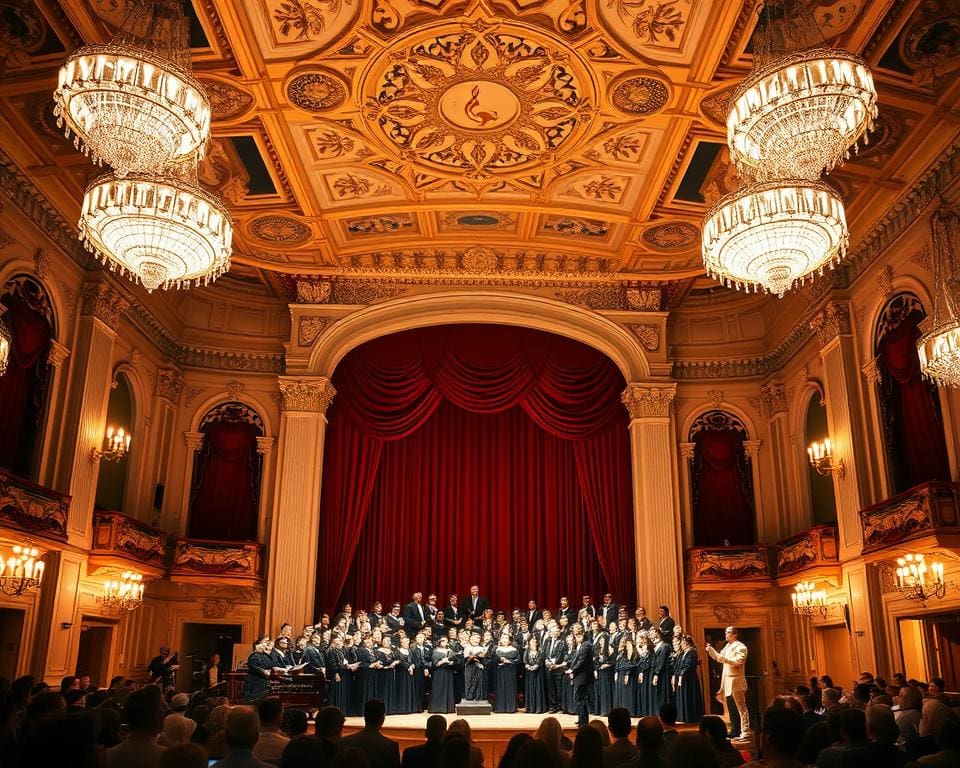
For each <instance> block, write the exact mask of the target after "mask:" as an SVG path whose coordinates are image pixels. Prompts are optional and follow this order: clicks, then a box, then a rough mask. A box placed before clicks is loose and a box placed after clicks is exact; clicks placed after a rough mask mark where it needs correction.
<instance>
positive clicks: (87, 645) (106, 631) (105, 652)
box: [77, 618, 114, 688]
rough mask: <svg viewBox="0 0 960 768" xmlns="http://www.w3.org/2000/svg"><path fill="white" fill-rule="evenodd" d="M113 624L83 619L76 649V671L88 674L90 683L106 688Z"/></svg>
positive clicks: (108, 679) (108, 678)
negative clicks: (78, 645)
mask: <svg viewBox="0 0 960 768" xmlns="http://www.w3.org/2000/svg"><path fill="white" fill-rule="evenodd" d="M113 630H114V625H113V624H107V623H102V622H99V621H93V620H90V619H87V618H84V619H83V623H82V624H81V625H80V647H79V648H78V649H77V671H78V672H84V673H86V674H88V675H90V685H92V686H95V687H96V688H106V686H107V684H108V683H109V682H110V650H111V645H112V643H113Z"/></svg>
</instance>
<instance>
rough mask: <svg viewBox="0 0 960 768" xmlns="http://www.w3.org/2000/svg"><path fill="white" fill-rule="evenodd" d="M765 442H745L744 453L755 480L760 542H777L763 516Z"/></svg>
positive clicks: (754, 493)
mask: <svg viewBox="0 0 960 768" xmlns="http://www.w3.org/2000/svg"><path fill="white" fill-rule="evenodd" d="M761 445H763V440H744V441H743V451H744V453H745V454H746V455H747V461H749V462H750V476H751V479H752V480H753V516H754V519H755V520H756V529H757V530H756V536H757V541H759V542H770V541H775V540H776V534H775V532H773V531H771V530H770V526H769V525H768V524H767V523H766V519H765V518H764V515H763V488H762V487H761V486H760V446H761Z"/></svg>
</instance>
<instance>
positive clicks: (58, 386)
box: [0, 313, 70, 486]
mask: <svg viewBox="0 0 960 768" xmlns="http://www.w3.org/2000/svg"><path fill="white" fill-rule="evenodd" d="M0 314H2V313H0ZM69 357H70V350H69V349H68V348H67V347H66V346H64V345H63V344H61V343H60V342H59V341H57V340H56V339H51V340H50V351H49V352H47V364H48V365H49V366H50V367H51V368H52V369H53V370H52V371H51V373H50V383H49V395H48V402H49V403H50V405H49V407H48V410H47V424H59V423H61V421H62V418H63V408H64V404H65V401H66V397H65V395H64V392H65V389H64V384H65V377H66V375H67V373H68V369H67V368H66V367H65V366H64V363H66V362H67V358H69ZM44 431H45V439H44V444H43V450H42V453H41V455H40V469H39V471H38V473H37V479H38V481H39V482H40V484H41V485H50V486H52V485H53V484H54V482H55V481H54V478H53V464H54V462H55V461H56V457H57V450H58V448H59V446H58V445H57V444H56V437H57V436H58V435H59V430H54V429H49V428H48V429H46V430H44Z"/></svg>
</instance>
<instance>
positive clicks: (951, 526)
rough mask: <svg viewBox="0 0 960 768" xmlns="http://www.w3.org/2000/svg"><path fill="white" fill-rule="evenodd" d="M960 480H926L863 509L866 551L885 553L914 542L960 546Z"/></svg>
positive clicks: (921, 544) (861, 511) (861, 513)
mask: <svg viewBox="0 0 960 768" xmlns="http://www.w3.org/2000/svg"><path fill="white" fill-rule="evenodd" d="M958 494H960V483H941V482H933V483H925V484H924V485H918V486H916V487H915V488H911V489H910V490H909V491H904V492H903V493H900V494H897V495H896V496H893V497H892V498H889V499H887V500H886V501H882V502H880V503H879V504H874V505H873V506H871V507H867V508H865V509H861V510H860V528H861V530H862V532H863V554H864V555H869V554H875V553H883V552H884V551H885V550H887V549H888V548H892V547H896V548H897V549H899V548H900V547H901V545H903V544H905V543H907V542H910V543H911V546H912V547H913V548H918V547H922V546H934V547H936V546H941V547H957V546H960V519H958V517H960V516H958V510H960V500H958Z"/></svg>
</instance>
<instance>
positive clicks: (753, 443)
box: [743, 440, 763, 460]
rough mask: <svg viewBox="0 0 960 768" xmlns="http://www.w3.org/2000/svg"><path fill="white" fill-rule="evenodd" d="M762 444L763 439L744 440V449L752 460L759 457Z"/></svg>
mask: <svg viewBox="0 0 960 768" xmlns="http://www.w3.org/2000/svg"><path fill="white" fill-rule="evenodd" d="M761 445H763V440H744V441H743V450H744V453H746V454H747V458H748V459H751V460H753V459H755V458H757V455H758V454H759V453H760V446H761Z"/></svg>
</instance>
